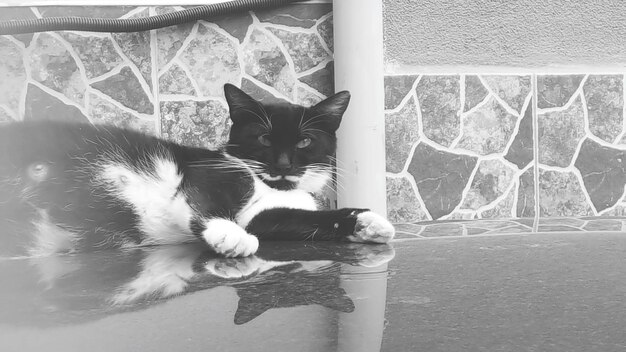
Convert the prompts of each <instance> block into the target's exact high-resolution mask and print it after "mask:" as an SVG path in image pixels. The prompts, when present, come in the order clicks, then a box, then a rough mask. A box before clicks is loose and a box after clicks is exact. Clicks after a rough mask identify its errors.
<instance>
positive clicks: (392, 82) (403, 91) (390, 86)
mask: <svg viewBox="0 0 626 352" xmlns="http://www.w3.org/2000/svg"><path fill="white" fill-rule="evenodd" d="M416 79H417V76H414V75H402V76H385V109H387V110H391V109H395V108H397V107H398V105H399V104H400V102H401V101H402V99H404V97H406V95H407V94H409V91H410V90H411V88H412V87H413V83H415V80H416Z"/></svg>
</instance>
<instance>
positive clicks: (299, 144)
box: [296, 138, 311, 149]
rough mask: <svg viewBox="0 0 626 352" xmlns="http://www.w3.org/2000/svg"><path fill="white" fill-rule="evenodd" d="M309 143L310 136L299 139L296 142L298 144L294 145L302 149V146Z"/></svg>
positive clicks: (304, 146)
mask: <svg viewBox="0 0 626 352" xmlns="http://www.w3.org/2000/svg"><path fill="white" fill-rule="evenodd" d="M309 144H311V138H304V139H302V140H300V142H298V144H296V147H298V148H300V149H302V148H306V147H308V146H309Z"/></svg>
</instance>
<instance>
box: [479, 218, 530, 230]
mask: <svg viewBox="0 0 626 352" xmlns="http://www.w3.org/2000/svg"><path fill="white" fill-rule="evenodd" d="M470 224H472V226H476V227H480V228H483V229H489V230H500V229H503V228H506V227H510V226H518V225H519V223H517V222H516V221H509V220H493V219H477V220H473V221H471V222H470Z"/></svg>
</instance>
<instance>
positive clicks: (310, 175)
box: [288, 170, 330, 193]
mask: <svg viewBox="0 0 626 352" xmlns="http://www.w3.org/2000/svg"><path fill="white" fill-rule="evenodd" d="M288 180H289V179H288ZM289 181H291V180H289ZM294 181H295V182H298V185H297V188H298V189H301V190H303V191H306V192H311V193H319V192H320V191H322V190H323V189H324V186H326V184H327V183H328V181H330V173H329V172H327V171H311V170H306V171H305V172H304V174H303V175H302V176H300V178H298V179H297V180H294Z"/></svg>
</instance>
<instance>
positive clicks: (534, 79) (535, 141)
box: [520, 74, 541, 232]
mask: <svg viewBox="0 0 626 352" xmlns="http://www.w3.org/2000/svg"><path fill="white" fill-rule="evenodd" d="M530 88H531V90H532V98H531V99H532V100H531V101H532V104H533V105H532V119H533V183H534V187H533V197H534V198H535V199H534V202H535V214H534V219H533V232H536V231H537V230H538V229H539V212H540V211H541V206H540V199H539V114H538V113H537V98H538V97H539V95H538V91H537V74H532V75H531V78H530ZM520 185H521V181H520Z"/></svg>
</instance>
